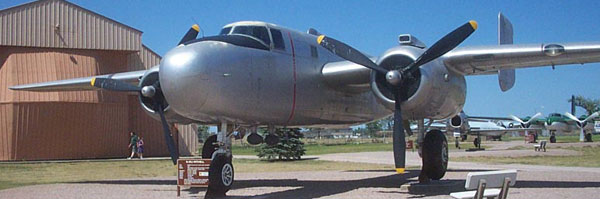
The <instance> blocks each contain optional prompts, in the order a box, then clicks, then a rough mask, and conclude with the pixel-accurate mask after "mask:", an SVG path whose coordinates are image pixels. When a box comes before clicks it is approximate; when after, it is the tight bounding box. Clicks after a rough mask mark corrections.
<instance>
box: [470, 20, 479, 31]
mask: <svg viewBox="0 0 600 199" xmlns="http://www.w3.org/2000/svg"><path fill="white" fill-rule="evenodd" d="M469 24H471V27H473V30H477V22H476V21H475V20H471V21H469Z"/></svg>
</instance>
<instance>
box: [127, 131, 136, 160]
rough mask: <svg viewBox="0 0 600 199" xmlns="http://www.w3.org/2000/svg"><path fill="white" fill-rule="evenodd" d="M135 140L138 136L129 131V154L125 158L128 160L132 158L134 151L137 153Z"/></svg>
mask: <svg viewBox="0 0 600 199" xmlns="http://www.w3.org/2000/svg"><path fill="white" fill-rule="evenodd" d="M137 142H138V136H137V135H136V134H135V132H133V131H130V132H129V146H128V148H130V149H131V155H130V156H129V157H128V158H127V159H128V160H131V158H133V156H134V155H135V153H137Z"/></svg>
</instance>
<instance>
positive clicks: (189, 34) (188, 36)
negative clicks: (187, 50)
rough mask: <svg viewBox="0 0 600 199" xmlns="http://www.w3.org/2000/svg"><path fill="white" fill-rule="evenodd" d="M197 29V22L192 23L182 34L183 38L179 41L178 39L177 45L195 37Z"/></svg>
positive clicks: (198, 29) (198, 28) (198, 27)
mask: <svg viewBox="0 0 600 199" xmlns="http://www.w3.org/2000/svg"><path fill="white" fill-rule="evenodd" d="M199 31H200V26H198V24H194V25H193V26H192V27H191V28H190V30H188V31H187V33H185V35H184V36H183V38H181V41H179V43H178V44H177V45H181V44H183V43H185V42H188V41H191V40H194V39H196V37H197V36H198V32H199Z"/></svg>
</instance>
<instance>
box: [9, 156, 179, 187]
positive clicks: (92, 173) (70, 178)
mask: <svg viewBox="0 0 600 199" xmlns="http://www.w3.org/2000/svg"><path fill="white" fill-rule="evenodd" d="M175 175H176V170H175V166H173V164H172V163H171V161H170V160H164V161H163V160H160V161H116V162H73V163H3V164H0V189H6V188H10V187H16V186H23V185H32V184H47V183H59V182H80V181H88V180H100V179H118V178H136V177H157V176H175Z"/></svg>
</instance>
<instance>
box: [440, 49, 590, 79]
mask: <svg viewBox="0 0 600 199" xmlns="http://www.w3.org/2000/svg"><path fill="white" fill-rule="evenodd" d="M592 62H600V42H588V43H567V44H517V45H498V46H476V47H461V48H457V49H455V50H452V51H450V52H448V53H447V54H446V55H444V63H445V65H446V66H447V67H448V68H449V69H450V70H453V71H455V72H458V73H460V74H463V75H487V74H496V73H498V70H500V69H514V68H527V67H539V66H555V65H564V64H584V63H592Z"/></svg>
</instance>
